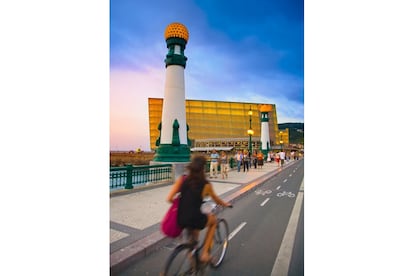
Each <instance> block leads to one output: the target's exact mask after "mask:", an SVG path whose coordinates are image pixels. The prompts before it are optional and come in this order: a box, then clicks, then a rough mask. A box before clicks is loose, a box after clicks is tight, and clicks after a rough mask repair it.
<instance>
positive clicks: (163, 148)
mask: <svg viewBox="0 0 414 276" xmlns="http://www.w3.org/2000/svg"><path fill="white" fill-rule="evenodd" d="M164 36H165V41H166V43H167V48H168V53H167V56H166V58H165V60H164V62H165V67H166V79H165V87H164V102H163V110H162V119H161V123H160V124H159V125H158V130H159V131H160V137H159V138H158V139H157V141H156V146H158V148H157V149H156V154H155V156H154V161H159V162H189V161H190V141H189V139H188V138H187V132H188V129H189V128H188V126H187V121H186V112H185V85H184V69H185V66H186V62H187V57H186V56H185V55H184V49H185V46H186V44H187V41H188V37H189V36H188V30H187V28H186V27H185V26H184V25H183V24H181V23H177V22H176V23H171V24H170V25H168V26H167V28H166V29H165V33H164Z"/></svg>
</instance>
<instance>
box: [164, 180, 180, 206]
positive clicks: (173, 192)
mask: <svg viewBox="0 0 414 276" xmlns="http://www.w3.org/2000/svg"><path fill="white" fill-rule="evenodd" d="M183 182H184V176H181V177H180V178H178V179H177V180H176V181H175V183H174V184H173V186H172V188H171V190H170V192H169V193H168V196H167V202H170V203H172V202H173V200H174V197H175V195H176V194H177V193H178V192H179V191H180V190H181V184H182V183H183Z"/></svg>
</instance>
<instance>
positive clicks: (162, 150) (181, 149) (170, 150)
mask: <svg viewBox="0 0 414 276" xmlns="http://www.w3.org/2000/svg"><path fill="white" fill-rule="evenodd" d="M190 159H191V151H190V147H189V146H188V145H182V144H180V145H177V146H174V145H172V144H160V145H159V146H158V148H157V149H156V152H155V155H154V159H153V160H154V161H156V162H190Z"/></svg>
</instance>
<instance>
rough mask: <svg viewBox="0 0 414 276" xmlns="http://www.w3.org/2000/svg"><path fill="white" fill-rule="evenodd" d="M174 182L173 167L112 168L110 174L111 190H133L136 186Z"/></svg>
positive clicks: (128, 166) (165, 165)
mask: <svg viewBox="0 0 414 276" xmlns="http://www.w3.org/2000/svg"><path fill="white" fill-rule="evenodd" d="M167 180H171V181H173V174H172V165H171V164H164V165H151V166H133V165H126V166H124V167H111V168H110V172H109V188H110V189H115V188H121V187H123V188H125V189H133V188H134V185H135V186H138V185H147V184H151V183H157V182H160V181H167Z"/></svg>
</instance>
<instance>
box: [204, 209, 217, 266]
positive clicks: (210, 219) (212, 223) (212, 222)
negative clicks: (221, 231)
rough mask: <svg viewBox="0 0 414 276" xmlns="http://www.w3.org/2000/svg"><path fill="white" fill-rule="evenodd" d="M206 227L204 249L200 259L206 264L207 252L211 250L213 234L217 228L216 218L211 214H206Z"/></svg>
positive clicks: (208, 258) (207, 259)
mask: <svg viewBox="0 0 414 276" xmlns="http://www.w3.org/2000/svg"><path fill="white" fill-rule="evenodd" d="M206 226H207V227H208V229H207V233H206V236H205V238H204V247H203V251H202V253H201V258H200V260H201V261H202V262H208V261H209V260H210V253H209V250H210V248H211V244H212V242H213V237H214V232H215V231H216V227H217V220H216V216H214V215H213V214H208V215H207V224H206Z"/></svg>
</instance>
